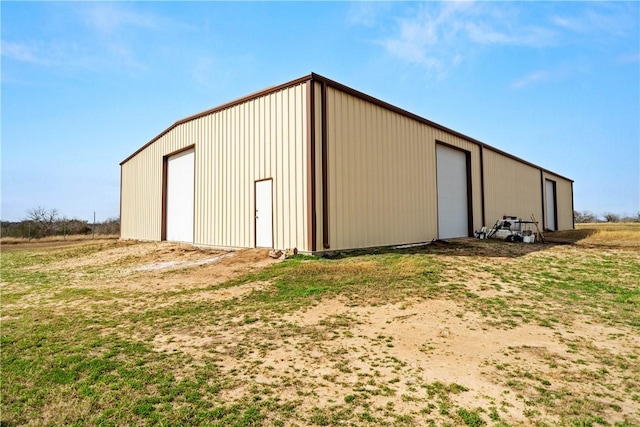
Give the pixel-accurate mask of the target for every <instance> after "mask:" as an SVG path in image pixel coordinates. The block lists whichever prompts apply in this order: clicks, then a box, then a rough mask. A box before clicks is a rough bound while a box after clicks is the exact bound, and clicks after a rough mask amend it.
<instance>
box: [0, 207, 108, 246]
mask: <svg viewBox="0 0 640 427" xmlns="http://www.w3.org/2000/svg"><path fill="white" fill-rule="evenodd" d="M71 234H120V218H108V219H106V220H104V221H102V222H96V223H95V224H93V223H90V222H89V221H87V220H84V219H77V218H67V217H66V216H64V215H60V213H59V212H58V210H57V209H47V208H43V207H41V206H38V207H37V208H33V209H29V210H28V211H27V216H26V217H25V218H24V219H22V220H20V221H2V237H18V238H25V239H40V238H42V237H49V236H63V235H71Z"/></svg>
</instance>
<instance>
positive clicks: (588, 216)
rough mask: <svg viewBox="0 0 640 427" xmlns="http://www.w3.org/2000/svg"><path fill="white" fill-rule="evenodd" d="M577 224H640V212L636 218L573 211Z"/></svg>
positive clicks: (608, 213) (606, 213)
mask: <svg viewBox="0 0 640 427" xmlns="http://www.w3.org/2000/svg"><path fill="white" fill-rule="evenodd" d="M573 219H574V220H575V222H576V223H585V222H640V212H638V213H637V214H636V215H635V216H622V215H618V214H616V213H613V212H605V213H604V214H602V215H601V216H599V215H596V214H594V213H593V212H590V211H573Z"/></svg>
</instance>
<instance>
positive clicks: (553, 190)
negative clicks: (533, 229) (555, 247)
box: [544, 178, 559, 231]
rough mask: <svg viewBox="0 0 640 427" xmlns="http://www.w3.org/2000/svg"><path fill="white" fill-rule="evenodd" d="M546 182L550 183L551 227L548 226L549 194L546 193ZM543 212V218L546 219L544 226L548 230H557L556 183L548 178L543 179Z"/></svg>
mask: <svg viewBox="0 0 640 427" xmlns="http://www.w3.org/2000/svg"><path fill="white" fill-rule="evenodd" d="M547 183H550V184H551V193H552V194H551V197H552V200H553V229H552V228H551V227H549V206H548V205H549V194H548V191H547V190H548V187H547ZM544 195H545V197H544V204H545V205H544V214H545V219H546V226H547V227H546V228H547V229H548V230H551V231H557V230H559V227H558V190H557V183H556V182H555V181H554V180H552V179H549V178H545V180H544Z"/></svg>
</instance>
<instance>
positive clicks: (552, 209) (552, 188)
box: [545, 179, 557, 230]
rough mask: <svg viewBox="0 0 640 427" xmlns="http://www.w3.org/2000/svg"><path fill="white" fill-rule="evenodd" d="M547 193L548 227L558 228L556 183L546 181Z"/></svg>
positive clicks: (550, 228) (551, 228)
mask: <svg viewBox="0 0 640 427" xmlns="http://www.w3.org/2000/svg"><path fill="white" fill-rule="evenodd" d="M545 193H546V194H545V195H546V200H547V229H549V230H557V227H556V183H555V181H551V180H549V179H547V180H546V181H545Z"/></svg>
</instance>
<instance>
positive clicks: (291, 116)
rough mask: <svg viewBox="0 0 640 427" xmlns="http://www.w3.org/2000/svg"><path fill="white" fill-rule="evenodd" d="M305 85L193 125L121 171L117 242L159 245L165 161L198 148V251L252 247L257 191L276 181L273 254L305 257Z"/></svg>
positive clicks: (168, 135)
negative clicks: (293, 251) (262, 183)
mask: <svg viewBox="0 0 640 427" xmlns="http://www.w3.org/2000/svg"><path fill="white" fill-rule="evenodd" d="M306 84H307V83H303V84H297V85H295V86H292V87H289V88H285V89H282V90H279V91H277V92H274V93H270V94H267V95H264V96H261V97H259V98H256V99H253V100H249V101H246V102H244V103H241V104H239V105H235V106H231V107H229V108H226V109H223V110H221V111H217V112H214V113H211V114H208V115H206V116H204V117H199V118H195V119H193V120H190V121H187V122H185V123H182V124H178V125H177V126H176V127H174V128H173V129H171V130H169V131H168V132H167V133H165V134H164V135H162V136H161V137H160V138H158V139H157V140H156V141H155V142H154V143H153V144H150V145H149V146H147V147H146V148H145V149H144V150H142V151H141V152H139V153H137V155H135V156H134V157H132V158H131V159H129V160H128V161H127V162H125V163H124V164H123V165H122V199H121V200H122V202H121V203H122V207H121V209H122V213H121V215H122V223H123V227H122V238H130V239H149V240H159V239H160V237H161V232H162V230H161V227H162V214H163V213H162V191H163V189H162V185H163V184H162V164H163V157H164V156H167V155H169V154H171V153H173V152H175V151H178V150H180V149H183V148H185V147H188V146H190V145H195V157H196V160H195V161H196V165H195V176H196V182H195V189H196V190H195V191H196V195H195V221H194V228H195V241H194V243H196V244H202V245H212V246H226V247H253V246H254V244H255V228H254V227H255V224H254V221H255V215H254V209H255V208H254V203H255V197H254V196H255V195H254V191H255V189H254V183H255V181H257V180H261V179H266V178H273V209H274V212H273V218H274V221H273V236H274V246H275V247H277V248H290V247H297V248H299V249H301V250H307V233H308V231H307V224H306V222H307V221H306V214H307V181H306V180H307V173H306V161H307V153H306V150H307V144H306V143H305V142H306V138H307V117H306V96H307V91H306Z"/></svg>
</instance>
